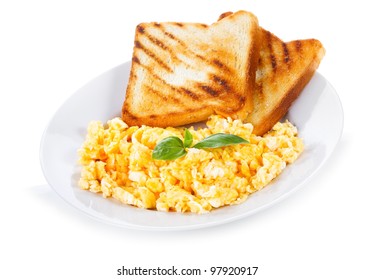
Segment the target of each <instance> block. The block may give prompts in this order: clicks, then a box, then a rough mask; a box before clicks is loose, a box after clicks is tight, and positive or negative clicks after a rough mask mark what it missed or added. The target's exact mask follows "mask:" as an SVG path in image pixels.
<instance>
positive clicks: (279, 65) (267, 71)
mask: <svg viewBox="0 0 375 280" xmlns="http://www.w3.org/2000/svg"><path fill="white" fill-rule="evenodd" d="M261 34H262V35H261V37H262V39H261V48H260V57H259V65H258V69H257V71H256V90H255V93H252V94H251V95H252V96H253V98H254V107H253V111H252V113H251V114H250V115H249V116H248V118H247V119H246V121H247V122H250V123H252V124H253V126H254V131H253V133H254V134H257V135H263V134H264V133H266V132H267V131H269V130H270V129H271V128H272V127H273V126H274V125H275V124H276V123H277V122H278V121H279V120H280V119H281V118H282V117H283V116H284V115H285V114H286V113H287V112H288V110H289V108H290V106H291V105H292V103H293V101H294V100H296V99H297V98H298V96H299V95H300V93H301V92H302V90H303V89H304V87H305V86H306V85H307V83H308V82H309V81H310V79H311V78H312V76H313V74H314V73H315V71H316V69H317V68H318V66H319V64H320V61H321V60H322V58H323V56H324V54H325V50H324V47H323V45H322V44H321V42H319V41H318V40H316V39H306V40H295V41H290V42H287V43H285V42H283V41H282V40H280V39H279V38H278V37H276V36H275V35H273V34H272V33H271V32H269V31H267V30H264V29H262V32H261Z"/></svg>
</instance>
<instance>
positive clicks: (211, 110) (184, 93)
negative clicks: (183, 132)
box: [122, 11, 260, 127]
mask: <svg viewBox="0 0 375 280" xmlns="http://www.w3.org/2000/svg"><path fill="white" fill-rule="evenodd" d="M258 35H259V25H258V20H257V18H256V17H255V16H254V15H253V14H252V13H250V12H246V11H238V12H236V13H233V14H231V15H228V16H227V17H226V18H224V19H222V20H220V21H218V22H215V23H213V24H212V25H205V24H200V23H179V22H164V23H157V22H151V23H141V24H139V25H138V26H137V27H136V33H135V42H134V49H133V59H132V65H131V71H130V77H129V83H128V86H127V89H126V96H125V101H124V103H123V107H122V118H123V120H124V121H125V122H126V123H127V124H129V125H149V126H159V127H167V126H181V125H186V124H190V123H195V122H199V121H204V120H207V118H208V117H209V116H210V115H212V114H220V115H223V116H230V117H233V118H236V119H237V118H240V119H246V118H247V117H248V115H249V114H250V112H251V111H252V108H253V97H252V95H251V93H252V92H253V91H254V88H255V72H256V71H255V70H256V66H257V64H258V58H259V47H258V45H259V42H260V41H259V39H258Z"/></svg>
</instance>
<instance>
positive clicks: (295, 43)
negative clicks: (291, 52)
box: [294, 40, 302, 52]
mask: <svg viewBox="0 0 375 280" xmlns="http://www.w3.org/2000/svg"><path fill="white" fill-rule="evenodd" d="M294 45H295V46H296V51H297V52H299V51H300V50H301V47H302V42H301V41H300V40H297V41H294Z"/></svg>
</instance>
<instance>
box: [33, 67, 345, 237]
mask: <svg viewBox="0 0 375 280" xmlns="http://www.w3.org/2000/svg"><path fill="white" fill-rule="evenodd" d="M129 69H130V62H127V63H124V64H122V65H119V66H117V67H115V68H113V69H111V70H109V71H107V72H105V73H104V74H102V75H100V76H99V77H97V78H95V79H94V80H92V81H91V82H89V83H88V84H86V85H85V86H84V87H82V88H81V89H79V90H78V91H77V92H76V93H75V94H73V95H72V96H71V97H70V98H69V99H68V100H67V101H66V102H65V103H64V104H63V105H62V106H61V107H60V109H59V110H58V111H57V112H56V114H55V115H54V116H53V118H52V120H51V121H50V123H49V125H48V126H47V128H46V130H45V132H44V135H43V138H42V142H41V150H40V159H41V166H42V169H43V172H44V175H45V177H46V180H47V181H48V183H49V184H50V185H51V186H52V188H53V189H54V190H55V191H56V192H57V193H58V194H59V195H60V196H61V197H62V198H63V199H64V200H65V201H67V202H68V203H70V204H71V205H73V206H74V207H76V208H78V209H79V210H81V211H83V212H84V213H86V214H88V215H90V216H91V217H94V218H97V219H99V220H100V221H103V222H107V223H110V224H113V225H118V226H123V227H128V228H136V229H152V230H180V229H194V228H201V227H208V226H214V225H218V224H223V223H227V222H231V221H234V220H238V219H241V218H244V217H247V216H250V215H252V214H254V213H256V212H258V211H260V210H262V209H265V208H266V207H269V206H271V205H273V204H275V203H276V202H279V201H281V200H282V199H284V198H285V197H287V196H288V195H290V194H291V193H292V192H294V191H295V190H297V189H299V188H300V187H301V186H302V185H304V184H305V183H306V181H307V180H308V179H309V178H311V177H312V176H313V175H314V174H316V172H317V171H318V170H319V169H320V168H321V167H322V165H323V164H324V162H325V161H326V160H327V159H328V157H329V156H330V155H331V153H332V151H333V149H334V148H335V146H336V144H337V142H338V141H339V139H340V137H341V133H342V129H343V110H342V107H341V102H340V100H339V98H338V96H337V94H336V92H335V90H334V89H333V87H332V86H331V85H330V84H329V82H328V81H327V80H326V79H325V78H324V77H323V76H322V75H320V74H319V73H316V74H315V75H314V77H313V78H312V80H311V81H310V83H309V84H308V85H307V86H306V87H305V89H304V91H303V92H302V93H301V96H300V97H299V98H298V100H297V101H296V102H295V103H294V104H293V106H292V108H291V109H290V110H289V112H288V114H287V118H288V119H289V120H290V121H291V122H292V123H294V124H295V125H296V126H297V127H298V129H299V135H300V137H302V138H303V139H304V143H305V151H304V152H303V153H302V155H301V156H300V158H299V159H298V160H297V161H296V162H295V163H293V164H292V165H289V166H287V168H286V169H285V170H284V172H283V173H282V174H281V175H280V176H279V177H278V178H276V179H275V180H274V181H273V182H272V183H271V184H270V185H269V186H267V187H266V188H264V189H263V190H261V191H259V192H257V193H255V194H253V195H251V196H250V197H249V198H248V199H247V200H246V201H245V202H244V203H242V204H240V205H236V206H229V207H223V208H220V209H217V210H215V211H212V212H211V213H208V214H203V215H196V214H181V213H164V212H158V211H151V210H144V209H138V208H136V207H132V206H128V205H123V204H120V203H119V202H117V201H115V200H113V199H104V198H103V197H102V196H101V195H100V194H94V193H91V192H89V191H84V190H81V189H79V187H78V186H77V181H78V179H79V171H80V170H79V166H78V165H77V159H78V155H77V150H78V148H79V147H80V146H81V145H82V143H83V141H84V138H85V136H86V129H87V125H88V123H89V122H90V121H92V120H100V121H102V122H104V123H105V122H106V121H107V120H109V119H111V118H113V117H115V116H120V112H121V106H122V103H123V99H124V94H125V88H126V83H127V80H128V75H129Z"/></svg>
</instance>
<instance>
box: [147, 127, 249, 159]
mask: <svg viewBox="0 0 375 280" xmlns="http://www.w3.org/2000/svg"><path fill="white" fill-rule="evenodd" d="M247 143H249V141H247V140H245V139H243V138H241V137H239V136H237V135H233V134H226V133H216V134H213V135H210V136H208V137H206V138H204V139H203V140H202V141H199V142H198V143H197V144H195V145H194V146H193V148H196V149H207V148H220V147H225V146H230V145H236V144H247ZM192 144H193V135H192V134H191V133H190V131H189V130H188V129H186V130H185V133H184V141H182V140H181V139H180V138H178V137H176V136H169V137H167V138H164V139H163V140H161V141H160V142H159V143H158V144H157V145H156V147H155V149H154V151H153V152H152V158H153V159H160V160H173V159H177V158H180V157H182V156H184V155H186V154H187V152H186V148H190V147H191V145H192Z"/></svg>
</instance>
